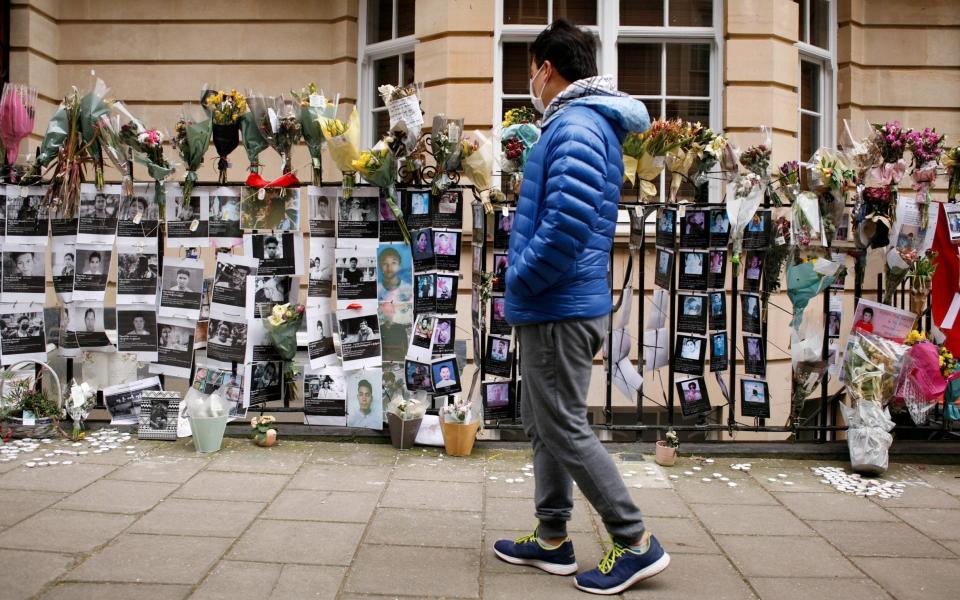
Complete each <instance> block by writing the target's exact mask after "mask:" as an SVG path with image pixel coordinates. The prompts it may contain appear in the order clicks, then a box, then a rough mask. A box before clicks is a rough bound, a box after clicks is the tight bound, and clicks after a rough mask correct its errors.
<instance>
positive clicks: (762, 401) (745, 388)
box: [740, 379, 770, 418]
mask: <svg viewBox="0 0 960 600" xmlns="http://www.w3.org/2000/svg"><path fill="white" fill-rule="evenodd" d="M740 414H741V415H743V416H744V417H760V418H770V391H769V389H768V388H767V382H766V381H758V380H755V379H741V380H740Z"/></svg>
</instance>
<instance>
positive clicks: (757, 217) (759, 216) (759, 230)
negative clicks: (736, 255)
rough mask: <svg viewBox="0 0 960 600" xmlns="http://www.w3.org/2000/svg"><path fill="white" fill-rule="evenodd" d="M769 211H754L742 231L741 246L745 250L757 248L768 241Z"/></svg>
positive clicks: (765, 244) (763, 245) (764, 245)
mask: <svg viewBox="0 0 960 600" xmlns="http://www.w3.org/2000/svg"><path fill="white" fill-rule="evenodd" d="M769 233H770V211H769V210H768V209H760V210H758V211H757V212H756V213H754V215H753V217H751V218H750V221H749V222H748V223H747V227H746V229H744V232H743V247H744V249H746V250H759V249H761V248H764V247H766V246H767V244H768V243H769V237H770V235H769Z"/></svg>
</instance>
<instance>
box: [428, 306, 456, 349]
mask: <svg viewBox="0 0 960 600" xmlns="http://www.w3.org/2000/svg"><path fill="white" fill-rule="evenodd" d="M456 331H457V318H456V316H453V315H451V316H447V317H438V318H437V324H436V326H434V328H433V353H434V355H444V354H453V351H454V350H453V346H454V342H455V341H456Z"/></svg>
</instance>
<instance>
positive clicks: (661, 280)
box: [653, 248, 674, 290]
mask: <svg viewBox="0 0 960 600" xmlns="http://www.w3.org/2000/svg"><path fill="white" fill-rule="evenodd" d="M673 259H674V253H673V250H667V249H666V248H657V269H656V271H655V272H654V274H653V283H654V284H656V285H657V287H660V288H663V289H665V290H670V289H673V285H671V284H672V283H673Z"/></svg>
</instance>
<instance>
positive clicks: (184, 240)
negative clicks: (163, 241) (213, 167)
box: [166, 183, 209, 247]
mask: <svg viewBox="0 0 960 600" xmlns="http://www.w3.org/2000/svg"><path fill="white" fill-rule="evenodd" d="M166 191H167V206H166V218H167V245H169V246H173V247H198V246H204V247H206V246H208V245H209V238H208V235H209V219H208V214H207V211H208V210H209V204H208V202H207V198H208V196H209V192H208V191H207V190H206V189H203V188H200V187H194V188H193V190H192V192H191V193H190V197H189V198H184V197H183V191H182V189H181V186H180V185H178V184H170V183H168V184H167V185H166Z"/></svg>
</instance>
